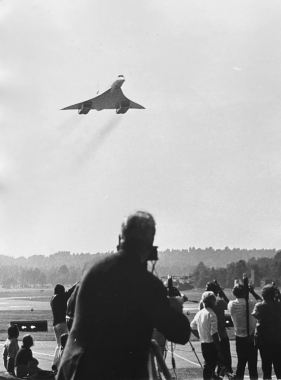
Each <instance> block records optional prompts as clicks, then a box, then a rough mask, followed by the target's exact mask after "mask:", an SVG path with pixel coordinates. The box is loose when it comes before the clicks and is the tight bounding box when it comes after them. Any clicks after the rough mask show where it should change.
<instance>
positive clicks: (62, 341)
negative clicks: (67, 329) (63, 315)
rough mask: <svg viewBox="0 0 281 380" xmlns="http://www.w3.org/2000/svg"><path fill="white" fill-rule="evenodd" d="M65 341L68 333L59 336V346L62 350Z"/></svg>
mask: <svg viewBox="0 0 281 380" xmlns="http://www.w3.org/2000/svg"><path fill="white" fill-rule="evenodd" d="M67 339H68V333H65V334H62V335H61V337H60V345H61V346H62V348H65V345H66V342H67Z"/></svg>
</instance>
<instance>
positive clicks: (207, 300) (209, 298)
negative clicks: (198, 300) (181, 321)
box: [202, 291, 217, 307]
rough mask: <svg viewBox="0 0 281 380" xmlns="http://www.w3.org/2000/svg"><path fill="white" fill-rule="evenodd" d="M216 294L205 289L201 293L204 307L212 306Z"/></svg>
mask: <svg viewBox="0 0 281 380" xmlns="http://www.w3.org/2000/svg"><path fill="white" fill-rule="evenodd" d="M216 300H217V299H216V296H215V293H214V292H212V291H206V292H204V293H203V294H202V302H203V303H204V306H205V307H212V306H214V305H215V303H216Z"/></svg>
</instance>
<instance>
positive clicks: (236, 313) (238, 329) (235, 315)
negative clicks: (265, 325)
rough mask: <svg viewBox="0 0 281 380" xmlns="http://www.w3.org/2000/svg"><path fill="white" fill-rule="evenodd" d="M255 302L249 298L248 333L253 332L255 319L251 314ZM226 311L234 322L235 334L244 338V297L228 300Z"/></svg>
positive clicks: (245, 325)
mask: <svg viewBox="0 0 281 380" xmlns="http://www.w3.org/2000/svg"><path fill="white" fill-rule="evenodd" d="M254 306H255V302H254V301H252V300H249V333H250V335H252V334H254V332H255V327H256V320H255V318H254V317H253V316H252V311H253V309H254ZM228 311H229V313H230V316H231V318H232V321H233V324H234V332H235V335H237V336H239V337H241V338H244V337H246V336H247V321H246V300H245V298H236V299H235V300H234V301H229V303H228Z"/></svg>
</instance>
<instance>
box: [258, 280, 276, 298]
mask: <svg viewBox="0 0 281 380" xmlns="http://www.w3.org/2000/svg"><path fill="white" fill-rule="evenodd" d="M275 294H276V288H275V287H274V286H273V285H270V284H268V285H265V286H264V287H263V288H262V292H261V295H262V298H263V299H264V300H265V301H273V300H274V298H275Z"/></svg>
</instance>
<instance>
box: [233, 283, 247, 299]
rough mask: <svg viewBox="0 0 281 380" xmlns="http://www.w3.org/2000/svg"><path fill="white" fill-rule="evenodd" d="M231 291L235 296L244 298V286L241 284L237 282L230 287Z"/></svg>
mask: <svg viewBox="0 0 281 380" xmlns="http://www.w3.org/2000/svg"><path fill="white" fill-rule="evenodd" d="M232 293H233V295H234V296H235V297H236V298H244V297H245V296H246V288H245V286H244V285H243V284H237V285H235V286H234V288H233V289H232Z"/></svg>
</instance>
